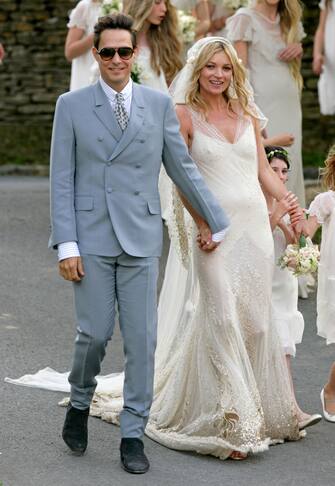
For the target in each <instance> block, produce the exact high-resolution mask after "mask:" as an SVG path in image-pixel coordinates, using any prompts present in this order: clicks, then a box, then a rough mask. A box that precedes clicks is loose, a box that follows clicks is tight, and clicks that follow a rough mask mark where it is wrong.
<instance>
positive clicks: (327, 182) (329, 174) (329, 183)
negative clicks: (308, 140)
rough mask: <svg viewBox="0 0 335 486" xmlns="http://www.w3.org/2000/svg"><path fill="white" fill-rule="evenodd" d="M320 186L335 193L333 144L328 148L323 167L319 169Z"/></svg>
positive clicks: (334, 154)
mask: <svg viewBox="0 0 335 486" xmlns="http://www.w3.org/2000/svg"><path fill="white" fill-rule="evenodd" d="M320 175H321V176H322V184H323V186H324V187H325V188H326V189H328V190H329V189H330V190H332V191H335V144H334V145H332V147H330V149H329V152H328V155H327V158H326V160H325V166H324V167H323V168H322V169H320Z"/></svg>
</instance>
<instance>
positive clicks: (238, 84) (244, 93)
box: [185, 41, 255, 116]
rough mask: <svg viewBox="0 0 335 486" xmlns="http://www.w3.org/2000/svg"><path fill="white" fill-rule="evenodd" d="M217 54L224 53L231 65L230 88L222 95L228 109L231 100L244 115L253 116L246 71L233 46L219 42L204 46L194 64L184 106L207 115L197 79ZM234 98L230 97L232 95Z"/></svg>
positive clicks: (230, 107)
mask: <svg viewBox="0 0 335 486" xmlns="http://www.w3.org/2000/svg"><path fill="white" fill-rule="evenodd" d="M218 52H224V53H225V54H226V55H227V56H228V58H229V61H230V63H231V65H232V70H233V75H232V80H231V86H230V87H228V88H227V90H226V91H225V92H224V93H222V96H223V97H224V99H225V100H226V101H227V103H228V108H229V109H232V102H233V100H235V101H236V98H237V100H238V101H239V103H240V105H241V107H242V109H243V111H244V112H245V113H246V114H249V115H251V116H255V113H253V111H252V109H251V108H250V106H249V104H250V91H249V90H248V89H247V87H246V79H247V76H246V70H245V68H244V67H243V64H242V62H241V61H240V59H239V58H238V57H237V53H236V51H235V49H234V48H233V46H232V45H231V44H230V43H229V44H228V43H227V44H226V43H224V42H221V41H216V42H211V43H210V44H207V45H205V46H204V47H203V48H202V49H201V51H200V53H199V55H198V56H197V57H196V59H195V61H193V62H194V68H193V72H192V76H191V81H190V84H189V88H188V90H187V91H186V96H185V101H186V104H187V105H189V106H190V107H191V108H193V109H194V110H195V111H200V112H201V113H203V114H204V115H205V116H206V115H207V105H206V103H205V101H204V99H203V98H202V96H201V93H200V83H199V78H200V74H201V71H202V69H203V68H204V67H205V66H206V64H207V63H208V62H209V61H210V59H211V58H212V57H213V56H214V55H215V54H217V53H218ZM231 92H232V93H233V94H234V96H233V97H232V93H231Z"/></svg>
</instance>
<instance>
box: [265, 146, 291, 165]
mask: <svg viewBox="0 0 335 486" xmlns="http://www.w3.org/2000/svg"><path fill="white" fill-rule="evenodd" d="M277 154H280V155H283V156H284V157H285V158H286V159H287V161H288V162H289V156H288V152H287V151H286V150H285V149H275V150H271V152H268V153H267V154H266V157H267V159H268V160H269V161H270V160H271V159H273V157H275V156H276V155H277Z"/></svg>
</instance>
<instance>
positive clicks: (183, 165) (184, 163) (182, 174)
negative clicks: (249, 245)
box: [163, 100, 229, 233]
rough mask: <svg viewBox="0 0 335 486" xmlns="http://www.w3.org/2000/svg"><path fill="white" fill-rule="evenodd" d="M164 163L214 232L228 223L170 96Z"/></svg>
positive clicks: (170, 175) (165, 130)
mask: <svg viewBox="0 0 335 486" xmlns="http://www.w3.org/2000/svg"><path fill="white" fill-rule="evenodd" d="M163 163H164V166H165V169H166V172H167V174H168V175H169V177H171V179H172V180H173V182H174V183H175V184H176V186H177V187H178V188H179V190H180V191H181V192H182V194H183V195H184V196H185V197H186V199H187V200H188V201H189V202H190V204H191V206H192V207H193V208H194V209H195V210H196V211H197V212H198V213H199V214H200V216H201V217H202V218H203V219H204V220H205V221H207V223H208V225H209V227H210V229H211V231H212V233H218V232H219V231H221V230H223V229H225V228H227V227H228V225H229V221H228V218H227V216H226V214H225V212H224V210H223V209H222V208H221V206H220V205H219V203H218V201H217V200H216V198H215V197H214V196H213V194H212V193H211V192H210V190H209V189H208V187H207V186H206V184H205V182H204V180H203V178H202V176H201V174H200V172H199V170H198V168H197V167H196V165H195V163H194V161H193V159H192V158H191V157H190V155H189V153H188V149H187V145H186V144H185V142H184V139H183V137H182V136H181V134H180V131H179V122H178V119H177V116H176V113H175V110H174V107H173V104H172V100H169V102H168V106H167V108H166V112H165V117H164V147H163Z"/></svg>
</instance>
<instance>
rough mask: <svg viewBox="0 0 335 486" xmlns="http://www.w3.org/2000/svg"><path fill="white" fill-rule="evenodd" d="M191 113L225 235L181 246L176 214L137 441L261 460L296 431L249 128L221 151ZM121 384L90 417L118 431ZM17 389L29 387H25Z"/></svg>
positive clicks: (109, 382)
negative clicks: (214, 242) (211, 247)
mask: <svg viewBox="0 0 335 486" xmlns="http://www.w3.org/2000/svg"><path fill="white" fill-rule="evenodd" d="M191 113H192V119H193V125H194V139H193V143H192V150H191V153H192V156H193V158H194V160H195V161H196V163H197V165H198V167H199V170H200V172H201V174H202V176H203V177H204V179H205V181H206V183H207V185H208V187H209V188H210V189H211V191H212V192H213V193H214V194H215V196H216V197H217V198H218V200H219V201H220V203H221V204H222V207H223V208H224V209H225V211H226V212H227V214H228V216H229V218H230V227H229V229H228V232H227V234H226V236H225V238H224V240H223V242H222V243H221V245H220V246H219V247H218V248H217V249H216V250H215V251H214V252H212V253H205V252H203V251H201V250H200V249H198V247H197V245H196V243H195V228H193V229H191V230H190V233H191V235H190V237H188V235H189V231H188V229H187V228H188V224H187V222H186V224H184V223H183V222H182V219H181V218H180V216H178V210H177V208H178V204H176V205H175V208H176V209H175V214H176V215H177V217H176V221H177V224H176V225H175V228H174V229H173V228H172V226H173V224H172V223H171V228H170V229H171V239H172V244H171V249H170V254H169V258H168V262H167V267H166V272H165V279H164V284H163V288H162V292H161V295H160V301H159V309H158V346H157V351H156V367H155V389H154V401H153V405H152V408H151V413H150V418H149V422H148V425H147V428H146V434H147V435H148V436H149V437H151V438H152V439H154V440H155V441H157V442H159V443H161V444H163V445H165V446H167V447H170V448H173V449H178V450H192V451H197V452H198V453H201V454H211V455H214V456H217V457H219V458H221V459H225V458H227V457H228V456H229V455H230V453H231V451H232V450H239V451H242V452H249V451H253V452H260V451H263V450H265V449H267V448H268V445H269V444H270V443H271V442H276V441H282V440H284V439H291V440H296V439H298V438H299V431H298V421H297V417H296V415H295V408H294V404H293V401H292V397H291V391H290V384H289V379H288V375H287V367H286V363H285V358H284V353H283V350H282V348H281V345H280V343H279V339H278V335H277V333H276V331H275V327H274V326H271V324H270V323H271V285H272V273H273V258H274V256H273V239H272V234H271V229H270V225H269V220H268V214H267V207H266V203H265V199H264V196H263V193H262V190H261V188H260V185H259V181H258V160H257V147H256V140H255V134H254V128H253V124H252V123H251V120H250V119H249V118H245V117H242V116H241V117H240V120H239V123H238V129H237V131H236V135H235V140H234V143H230V142H229V141H227V140H226V139H225V138H224V137H223V136H222V135H221V134H220V133H219V132H218V131H217V130H216V129H215V128H214V126H212V125H210V124H208V123H207V122H205V121H203V120H202V119H201V118H200V117H199V115H197V114H195V113H194V112H191ZM182 211H183V210H182ZM192 227H193V224H192ZM177 241H178V242H179V243H180V244H179V245H177V244H176V243H177ZM50 373H51V374H50ZM43 375H45V377H47V379H50V376H51V377H52V375H54V376H53V378H54V380H55V381H56V382H58V383H57V387H58V389H59V381H62V380H63V382H64V383H65V381H66V377H65V375H58V376H57V374H56V376H55V373H54V374H53V372H52V371H51V372H50V370H46V372H43V371H42V372H41V374H40V376H39V379H40V382H43ZM33 378H34V377H33ZM35 378H36V377H35ZM29 381H30V383H29ZM122 381H123V375H122V374H119V375H111V376H109V377H108V378H105V380H104V381H103V382H102V384H101V387H100V391H99V385H98V388H97V391H96V393H95V396H94V399H93V404H92V406H91V414H93V415H97V416H100V417H101V418H102V419H104V420H106V421H109V422H113V423H118V415H119V412H120V410H121V408H122ZM18 382H19V384H25V385H28V386H29V385H32V377H29V376H28V377H26V378H25V377H23V378H22V379H21V380H18V381H16V383H18ZM35 385H36V382H35Z"/></svg>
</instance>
